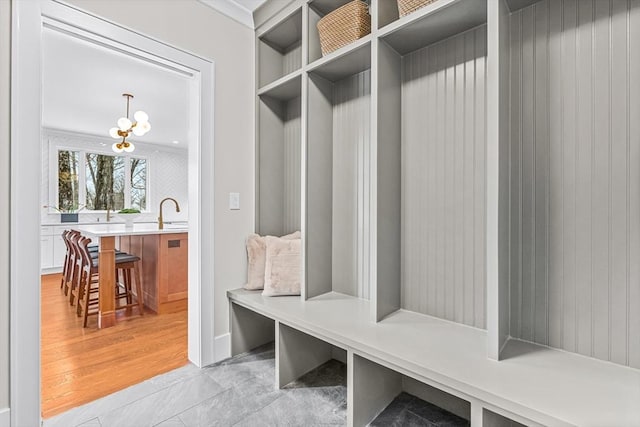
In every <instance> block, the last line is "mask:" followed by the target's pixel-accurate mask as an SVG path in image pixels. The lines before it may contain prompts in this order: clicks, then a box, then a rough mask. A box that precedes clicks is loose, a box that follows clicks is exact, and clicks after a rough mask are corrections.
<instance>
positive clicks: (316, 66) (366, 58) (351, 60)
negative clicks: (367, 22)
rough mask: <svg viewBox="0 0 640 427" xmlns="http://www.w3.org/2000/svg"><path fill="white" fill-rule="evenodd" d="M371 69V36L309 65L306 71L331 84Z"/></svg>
mask: <svg viewBox="0 0 640 427" xmlns="http://www.w3.org/2000/svg"><path fill="white" fill-rule="evenodd" d="M369 68H371V36H370V35H369V36H366V37H364V38H361V39H360V40H357V41H355V42H354V43H352V44H350V45H347V46H344V47H342V48H340V49H338V50H336V51H335V52H331V53H330V54H329V55H327V56H325V57H324V58H320V59H318V60H317V61H315V62H314V63H312V64H311V65H309V68H308V71H309V72H310V73H314V74H317V75H319V76H320V77H323V78H325V79H327V80H330V81H332V82H335V81H338V80H342V79H343V78H345V77H348V76H352V75H354V74H357V73H359V72H361V71H364V70H368V69H369Z"/></svg>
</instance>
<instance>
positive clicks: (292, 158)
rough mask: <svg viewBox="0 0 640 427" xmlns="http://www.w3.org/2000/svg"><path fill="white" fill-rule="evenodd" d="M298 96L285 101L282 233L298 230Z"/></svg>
mask: <svg viewBox="0 0 640 427" xmlns="http://www.w3.org/2000/svg"><path fill="white" fill-rule="evenodd" d="M300 107H301V103H300V97H297V98H294V99H292V100H290V101H288V102H287V105H286V109H285V122H284V141H283V143H284V233H292V232H294V231H298V230H300V220H301V218H300V194H301V193H300V181H301V178H302V177H301V176H300V165H301V162H302V158H301V157H300V156H301V153H300V149H301V146H300Z"/></svg>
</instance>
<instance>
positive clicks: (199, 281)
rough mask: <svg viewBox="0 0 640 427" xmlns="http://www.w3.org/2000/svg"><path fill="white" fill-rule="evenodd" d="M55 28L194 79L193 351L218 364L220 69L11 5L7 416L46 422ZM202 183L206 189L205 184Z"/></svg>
mask: <svg viewBox="0 0 640 427" xmlns="http://www.w3.org/2000/svg"><path fill="white" fill-rule="evenodd" d="M45 23H46V25H47V26H53V27H55V28H56V29H59V30H61V31H66V32H70V33H71V34H73V35H76V36H80V37H83V38H86V39H88V40H91V41H93V42H98V43H101V44H103V45H105V46H107V47H109V46H110V47H111V48H114V49H119V50H121V51H122V50H124V51H125V52H127V53H128V54H132V55H136V56H140V57H142V58H147V59H150V60H151V59H152V60H154V61H156V62H157V61H159V62H160V63H164V64H167V65H169V64H170V65H171V66H173V67H177V68H179V69H182V70H187V72H189V73H191V74H193V76H194V77H193V79H194V84H192V85H191V86H192V91H193V92H192V96H191V97H190V98H191V100H192V101H191V102H192V105H191V106H192V108H191V115H190V141H189V154H188V158H189V160H188V164H189V177H188V182H189V227H190V230H189V231H190V233H189V285H188V286H189V287H188V291H189V303H188V306H189V313H188V355H189V360H190V361H191V362H193V363H194V364H195V365H197V366H200V367H202V366H205V365H208V364H210V363H213V362H214V361H215V351H214V335H213V331H214V329H213V319H214V317H213V307H214V301H213V298H214V293H213V277H214V275H213V262H211V260H213V259H214V258H213V248H214V245H213V232H214V230H213V223H214V222H213V219H214V218H213V212H214V210H213V208H214V206H213V203H214V195H213V192H212V191H211V189H212V188H213V177H214V175H213V153H214V144H213V135H214V132H213V113H214V112H213V107H214V102H213V96H214V63H213V61H212V60H209V59H206V58H202V57H200V56H197V55H194V54H191V53H189V52H186V51H184V50H180V49H177V48H174V47H172V46H169V45H167V44H166V43H163V42H161V41H159V40H156V39H154V38H151V37H148V36H145V35H143V34H141V33H139V32H136V31H133V30H130V29H127V28H125V27H123V26H121V25H118V24H116V23H113V22H110V21H107V20H105V19H102V18H99V17H96V16H94V15H92V14H90V13H87V12H84V11H82V10H80V9H78V8H76V7H73V6H70V5H67V4H64V3H62V2H60V1H56V0H29V1H13V7H12V51H11V207H10V216H11V219H10V221H11V222H10V223H11V233H10V271H11V273H10V277H11V279H10V282H11V283H10V290H11V305H10V311H11V313H10V410H11V425H12V426H16V427H17V426H27V425H28V426H37V425H40V421H41V420H40V262H39V254H40V252H39V250H38V248H39V245H40V210H41V206H40V187H41V184H40V183H41V176H40V167H39V165H40V164H41V152H42V150H41V148H40V147H41V141H42V139H41V128H42V118H41V115H42V114H41V113H42V112H41V99H42V96H41V94H42V87H41V86H42V78H41V70H42V63H41V62H42V60H41V58H42V28H43V25H44V24H45ZM203 183H204V184H206V185H202V184H203Z"/></svg>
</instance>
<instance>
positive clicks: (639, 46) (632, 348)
mask: <svg viewBox="0 0 640 427" xmlns="http://www.w3.org/2000/svg"><path fill="white" fill-rule="evenodd" d="M632 5H633V8H631V11H630V14H629V23H628V28H629V44H628V49H629V68H628V74H627V79H628V80H627V81H628V82H629V109H628V110H627V114H628V119H629V122H628V132H629V133H628V137H629V138H631V137H632V135H633V136H634V137H636V135H640V120H636V119H635V118H637V117H640V79H636V78H632V77H631V76H640V7H638V2H637V1H634V3H632ZM631 118H634V119H633V120H632V119H631ZM636 138H637V137H636ZM638 162H640V144H630V146H629V182H630V183H634V182H640V167H639V164H638ZM637 218H640V194H638V192H637V191H631V189H629V255H628V256H629V279H628V280H629V291H628V293H627V298H628V299H627V312H628V313H629V319H628V336H629V365H630V366H632V367H634V368H640V262H638V260H640V221H637Z"/></svg>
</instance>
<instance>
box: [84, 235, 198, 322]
mask: <svg viewBox="0 0 640 427" xmlns="http://www.w3.org/2000/svg"><path fill="white" fill-rule="evenodd" d="M73 228H74V229H75V230H77V231H79V232H80V233H82V234H83V235H85V236H87V237H89V238H91V239H92V240H93V241H94V242H98V244H99V256H98V262H99V266H98V273H99V276H100V280H99V296H100V303H99V308H98V327H99V328H108V327H110V326H114V325H115V323H116V313H115V284H116V283H115V281H116V277H115V249H116V239H118V246H119V249H120V250H122V251H125V252H128V253H130V254H132V255H136V256H138V257H140V258H141V263H142V265H141V271H142V285H143V289H144V298H143V299H144V304H145V306H147V307H148V308H150V309H151V310H153V311H155V312H156V313H158V314H162V313H168V312H174V311H179V310H184V309H186V308H187V264H188V263H187V259H188V249H187V246H188V226H187V225H186V224H165V226H164V229H162V230H159V229H158V224H155V223H136V224H134V225H133V227H131V228H127V227H125V225H124V224H100V225H97V224H96V225H78V226H76V227H73Z"/></svg>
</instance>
